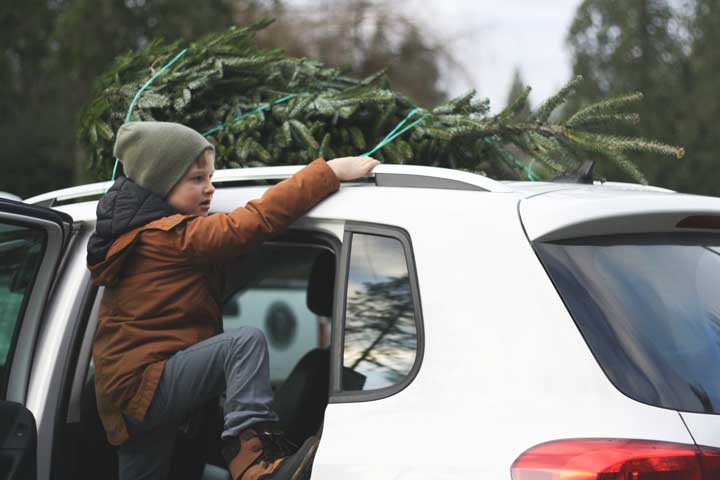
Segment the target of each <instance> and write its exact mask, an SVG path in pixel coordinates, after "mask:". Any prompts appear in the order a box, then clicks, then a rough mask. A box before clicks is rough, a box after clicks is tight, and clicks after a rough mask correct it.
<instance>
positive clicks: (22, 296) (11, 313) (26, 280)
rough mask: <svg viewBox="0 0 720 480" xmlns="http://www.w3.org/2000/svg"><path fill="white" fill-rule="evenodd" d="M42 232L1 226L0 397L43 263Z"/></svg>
mask: <svg viewBox="0 0 720 480" xmlns="http://www.w3.org/2000/svg"><path fill="white" fill-rule="evenodd" d="M44 245H45V234H44V232H43V231H42V230H39V229H35V228H29V227H24V226H19V225H12V224H7V223H2V222H0V397H4V391H3V390H4V385H5V381H4V377H5V373H6V370H7V366H8V364H9V363H10V355H11V354H12V348H11V346H12V344H13V338H14V336H15V332H16V330H17V329H18V327H19V323H20V322H19V319H20V318H22V314H23V311H24V309H25V304H26V302H27V299H28V296H29V295H30V292H31V290H32V286H33V283H34V281H35V276H36V274H37V269H38V267H39V265H40V261H41V260H42V255H43V250H44Z"/></svg>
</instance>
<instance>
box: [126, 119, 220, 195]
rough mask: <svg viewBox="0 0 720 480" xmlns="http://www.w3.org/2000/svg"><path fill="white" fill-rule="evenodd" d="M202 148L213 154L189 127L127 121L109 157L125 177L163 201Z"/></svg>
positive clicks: (199, 136) (210, 147)
mask: <svg viewBox="0 0 720 480" xmlns="http://www.w3.org/2000/svg"><path fill="white" fill-rule="evenodd" d="M206 149H209V150H212V151H215V149H214V148H213V146H212V144H211V143H210V142H208V141H207V140H206V139H205V137H203V136H202V135H200V134H199V133H198V132H196V131H195V130H193V129H192V128H189V127H186V126H185V125H180V124H179V123H169V122H128V123H125V124H123V125H122V126H121V127H120V129H119V130H118V132H117V139H116V140H115V149H114V151H113V154H114V155H115V157H117V158H118V159H119V160H120V161H121V162H122V164H123V168H124V170H125V175H126V176H127V177H128V178H129V179H130V180H132V181H134V182H135V183H137V184H138V185H140V186H141V187H143V188H146V189H148V190H150V191H151V192H155V193H157V194H158V195H160V196H161V197H163V198H165V197H166V196H167V194H168V192H170V190H171V189H172V187H173V186H175V184H176V183H177V182H179V181H180V179H181V178H182V177H183V175H185V172H187V170H188V168H190V166H191V165H192V164H193V162H194V161H195V160H196V159H197V158H198V156H199V155H200V154H201V153H202V152H203V151H204V150H206Z"/></svg>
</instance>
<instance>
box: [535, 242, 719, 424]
mask: <svg viewBox="0 0 720 480" xmlns="http://www.w3.org/2000/svg"><path fill="white" fill-rule="evenodd" d="M535 248H536V251H537V253H538V255H539V257H540V259H541V261H542V262H543V264H544V266H545V268H546V270H547V271H548V274H549V275H550V277H551V278H552V280H553V282H554V284H555V286H556V287H557V289H558V291H559V293H560V295H561V297H562V299H563V301H564V302H565V304H566V305H567V307H568V309H569V310H570V313H571V314H572V316H573V318H574V320H575V322H576V324H577V326H578V328H579V329H580V331H581V333H582V334H583V336H584V337H585V339H586V341H587V343H588V345H589V346H590V349H591V350H592V352H593V354H594V355H595V358H596V359H597V361H598V362H599V364H600V366H601V367H602V368H603V370H604V371H605V373H606V375H607V376H608V378H609V379H610V380H611V381H612V382H613V384H614V385H615V386H616V387H617V388H618V389H620V390H621V391H622V392H623V393H625V394H626V395H628V396H629V397H631V398H634V399H636V400H638V401H641V402H644V403H647V404H650V405H654V406H658V407H664V408H670V409H674V410H682V411H686V412H697V413H720V237H718V236H687V235H682V236H680V235H643V236H614V237H612V238H610V237H597V238H591V239H583V240H577V241H568V242H556V243H544V244H537V245H535Z"/></svg>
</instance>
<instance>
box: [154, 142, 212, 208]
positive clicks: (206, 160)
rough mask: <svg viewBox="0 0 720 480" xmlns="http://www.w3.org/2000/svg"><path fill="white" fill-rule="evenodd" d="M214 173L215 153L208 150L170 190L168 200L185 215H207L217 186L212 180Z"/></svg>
mask: <svg viewBox="0 0 720 480" xmlns="http://www.w3.org/2000/svg"><path fill="white" fill-rule="evenodd" d="M214 173H215V155H214V154H213V152H212V151H211V150H207V151H205V153H204V154H203V155H201V156H200V158H198V160H197V161H196V162H195V163H194V164H193V165H192V166H191V167H190V168H189V169H188V171H187V172H186V173H185V175H184V176H183V178H181V179H180V181H179V182H178V183H176V184H175V186H174V187H173V188H172V190H170V193H168V196H167V198H166V200H167V202H168V203H169V204H170V205H171V206H172V207H173V208H175V210H177V211H178V212H180V213H183V214H185V215H199V216H205V215H207V214H208V210H209V209H210V201H211V200H212V196H213V193H215V187H213V184H212V182H211V181H210V180H211V179H212V176H213V174H214Z"/></svg>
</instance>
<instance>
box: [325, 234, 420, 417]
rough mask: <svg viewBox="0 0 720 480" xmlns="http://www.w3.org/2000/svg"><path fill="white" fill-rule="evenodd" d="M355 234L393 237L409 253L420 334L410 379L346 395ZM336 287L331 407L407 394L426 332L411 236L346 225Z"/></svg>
mask: <svg viewBox="0 0 720 480" xmlns="http://www.w3.org/2000/svg"><path fill="white" fill-rule="evenodd" d="M355 233H361V234H368V235H377V236H381V237H390V238H394V239H396V240H399V241H400V243H401V245H402V247H403V252H404V253H405V262H406V264H407V268H408V277H409V280H410V292H411V295H412V298H413V305H414V307H415V328H416V332H417V351H416V354H415V362H414V363H413V366H412V368H411V369H410V372H408V374H407V376H406V377H405V378H404V379H403V380H402V381H400V382H398V383H396V384H395V385H391V386H389V387H384V388H379V389H375V390H367V391H365V390H359V391H344V390H342V378H341V377H342V375H341V372H342V365H343V346H344V341H343V340H344V336H345V332H344V330H345V307H346V302H347V295H346V292H347V284H348V274H349V269H350V251H351V249H352V236H353V234H355ZM335 285H336V288H335V314H334V315H333V322H334V324H333V332H332V336H333V339H332V347H331V348H332V353H331V362H330V375H331V377H330V399H329V403H348V402H369V401H373V400H379V399H382V398H387V397H390V396H392V395H395V394H397V393H399V392H401V391H403V390H404V389H405V388H407V386H408V385H410V384H411V383H412V381H413V380H414V379H415V377H416V376H417V374H418V372H419V371H420V367H421V366H422V362H423V358H424V356H425V329H424V322H423V316H422V308H421V306H422V302H421V301H420V288H419V286H418V280H417V271H416V268H415V254H414V253H413V249H412V243H411V241H410V234H409V233H408V232H407V231H406V230H404V229H402V228H400V227H395V226H390V225H379V224H372V223H365V222H347V223H346V224H345V235H344V236H343V250H342V256H341V259H340V268H339V269H338V271H337V275H336V283H335Z"/></svg>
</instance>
